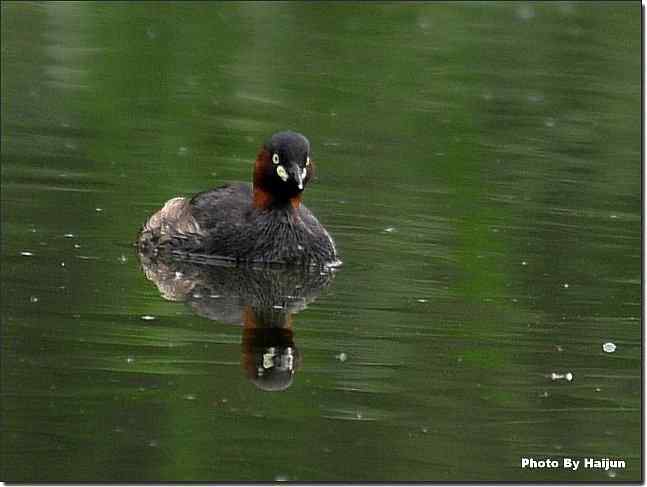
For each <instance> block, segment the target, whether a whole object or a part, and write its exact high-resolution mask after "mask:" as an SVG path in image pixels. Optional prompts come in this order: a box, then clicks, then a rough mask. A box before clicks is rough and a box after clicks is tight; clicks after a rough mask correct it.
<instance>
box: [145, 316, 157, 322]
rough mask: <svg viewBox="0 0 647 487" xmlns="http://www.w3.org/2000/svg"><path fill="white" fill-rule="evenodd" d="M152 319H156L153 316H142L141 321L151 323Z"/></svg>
mask: <svg viewBox="0 0 647 487" xmlns="http://www.w3.org/2000/svg"><path fill="white" fill-rule="evenodd" d="M154 319H156V318H155V317H154V316H151V315H144V316H142V320H144V321H151V320H154Z"/></svg>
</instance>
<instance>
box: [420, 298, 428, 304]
mask: <svg viewBox="0 0 647 487" xmlns="http://www.w3.org/2000/svg"><path fill="white" fill-rule="evenodd" d="M428 301H429V300H428V299H423V298H420V299H419V300H418V302H419V303H427V302H428Z"/></svg>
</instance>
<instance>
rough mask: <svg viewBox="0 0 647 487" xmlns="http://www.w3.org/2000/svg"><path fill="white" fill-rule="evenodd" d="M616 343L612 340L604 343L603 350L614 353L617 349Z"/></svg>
mask: <svg viewBox="0 0 647 487" xmlns="http://www.w3.org/2000/svg"><path fill="white" fill-rule="evenodd" d="M616 348H617V347H616V344H615V343H612V342H607V343H605V344H604V345H602V350H604V351H605V352H607V353H613V352H615V351H616Z"/></svg>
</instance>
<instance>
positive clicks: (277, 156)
mask: <svg viewBox="0 0 647 487" xmlns="http://www.w3.org/2000/svg"><path fill="white" fill-rule="evenodd" d="M272 162H273V163H274V164H278V163H279V162H281V161H280V160H279V155H278V154H276V153H274V155H273V156H272Z"/></svg>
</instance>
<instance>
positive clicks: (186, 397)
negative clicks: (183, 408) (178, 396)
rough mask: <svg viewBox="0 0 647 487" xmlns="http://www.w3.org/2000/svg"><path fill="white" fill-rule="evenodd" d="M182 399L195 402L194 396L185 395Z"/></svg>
mask: <svg viewBox="0 0 647 487" xmlns="http://www.w3.org/2000/svg"><path fill="white" fill-rule="evenodd" d="M184 399H186V400H187V401H195V395H194V394H186V395H185V396H184Z"/></svg>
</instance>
